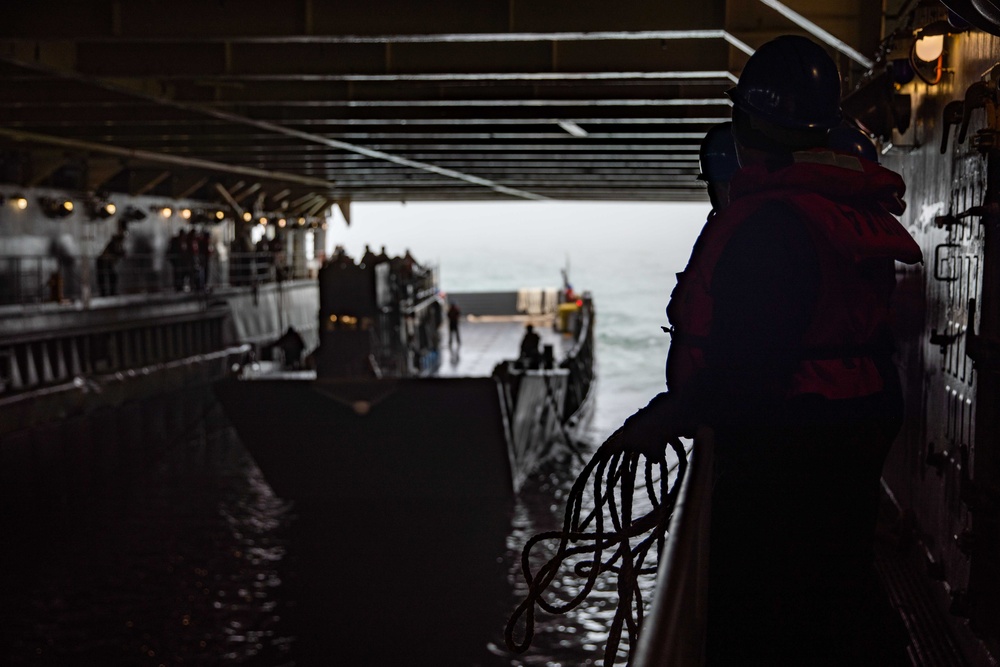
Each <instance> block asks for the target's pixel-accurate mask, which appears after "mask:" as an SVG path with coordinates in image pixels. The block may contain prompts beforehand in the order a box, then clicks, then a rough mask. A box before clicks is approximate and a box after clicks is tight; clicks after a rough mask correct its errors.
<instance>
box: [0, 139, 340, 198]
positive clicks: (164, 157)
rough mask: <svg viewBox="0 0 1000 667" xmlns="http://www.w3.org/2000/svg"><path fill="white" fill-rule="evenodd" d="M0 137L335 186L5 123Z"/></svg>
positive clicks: (274, 172) (329, 183)
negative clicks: (24, 128) (41, 131)
mask: <svg viewBox="0 0 1000 667" xmlns="http://www.w3.org/2000/svg"><path fill="white" fill-rule="evenodd" d="M0 137H7V138H8V139H11V140H13V141H17V142H27V143H36V144H43V145H48V146H61V147H63V148H69V149H73V150H79V151H86V152H91V153H103V154H105V155H117V156H119V157H123V158H129V159H133V160H139V161H142V162H151V163H153V164H170V165H175V166H179V167H193V168H196V169H205V170H206V171H212V172H216V173H223V174H227V173H228V174H242V175H246V176H253V177H255V178H266V179H271V180H275V181H287V182H289V183H299V184H301V185H309V186H313V187H321V188H328V189H331V190H332V189H333V188H334V187H336V186H335V184H334V183H333V181H328V180H325V179H320V178H311V177H309V176H301V175H299V174H289V173H285V172H279V171H267V170H264V169H254V168H253V167H241V166H237V165H231V164H224V163H221V162H213V161H211V160H203V159H201V158H196V157H181V156H178V155H169V154H166V153H153V152H150V151H143V150H137V149H131V148H119V147H118V146H108V145H105V144H98V143H94V142H92V141H83V140H80V139H66V138H63V137H53V136H49V135H45V134H36V133H34V132H24V131H21V130H12V129H10V128H6V127H0Z"/></svg>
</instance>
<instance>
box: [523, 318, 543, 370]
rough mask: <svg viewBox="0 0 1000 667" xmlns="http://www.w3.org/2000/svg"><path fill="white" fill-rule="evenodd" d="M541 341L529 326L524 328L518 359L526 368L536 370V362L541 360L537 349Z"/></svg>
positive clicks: (531, 326) (540, 354)
mask: <svg viewBox="0 0 1000 667" xmlns="http://www.w3.org/2000/svg"><path fill="white" fill-rule="evenodd" d="M541 342H542V339H541V337H540V336H539V335H538V332H537V331H535V327H534V326H533V325H531V324H526V325H525V326H524V337H523V338H522V339H521V353H520V356H519V359H520V361H521V363H522V364H524V366H525V367H526V368H538V361H539V360H540V359H541V358H542V353H541V351H540V349H539V345H540V344H541Z"/></svg>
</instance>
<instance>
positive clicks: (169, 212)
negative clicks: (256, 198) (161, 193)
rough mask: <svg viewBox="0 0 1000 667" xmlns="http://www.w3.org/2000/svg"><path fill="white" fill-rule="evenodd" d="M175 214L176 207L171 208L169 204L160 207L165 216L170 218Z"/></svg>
mask: <svg viewBox="0 0 1000 667" xmlns="http://www.w3.org/2000/svg"><path fill="white" fill-rule="evenodd" d="M173 214H174V209H172V208H170V207H169V206H164V207H163V208H161V209H160V215H162V216H163V217H164V218H169V217H170V216H172V215H173Z"/></svg>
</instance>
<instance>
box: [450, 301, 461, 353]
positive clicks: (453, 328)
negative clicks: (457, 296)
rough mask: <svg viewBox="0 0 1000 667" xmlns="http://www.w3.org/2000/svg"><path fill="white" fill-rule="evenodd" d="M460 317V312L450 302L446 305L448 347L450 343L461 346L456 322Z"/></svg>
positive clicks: (453, 303)
mask: <svg viewBox="0 0 1000 667" xmlns="http://www.w3.org/2000/svg"><path fill="white" fill-rule="evenodd" d="M460 317H462V310H461V309H460V308H459V307H458V306H457V305H455V302H454V301H452V302H450V303H449V304H448V347H449V348H450V347H451V346H452V343H454V344H456V345H458V346H461V345H462V337H461V336H459V335H458V320H459V318H460Z"/></svg>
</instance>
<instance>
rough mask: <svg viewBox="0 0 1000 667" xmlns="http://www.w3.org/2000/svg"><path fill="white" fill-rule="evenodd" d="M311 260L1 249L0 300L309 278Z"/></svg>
mask: <svg viewBox="0 0 1000 667" xmlns="http://www.w3.org/2000/svg"><path fill="white" fill-rule="evenodd" d="M317 268H318V265H317V264H316V263H315V262H308V263H296V264H292V263H289V262H288V258H287V257H286V256H285V255H283V254H281V253H277V254H276V253H258V252H253V253H226V254H225V256H224V257H219V256H214V255H213V256H210V257H209V258H208V261H207V262H206V261H203V260H201V259H197V260H194V259H192V258H191V257H189V256H187V257H185V256H173V255H162V254H130V255H127V256H126V257H124V258H121V259H119V260H118V261H117V262H113V263H109V262H105V261H103V260H101V259H100V258H94V257H66V256H64V257H56V256H53V255H0V305H2V304H8V305H9V304H32V303H44V302H51V301H64V300H69V301H75V300H79V299H81V298H83V294H84V287H85V286H86V287H87V288H89V293H90V295H91V296H93V297H102V296H114V295H117V294H148V293H161V292H199V291H203V290H206V289H211V288H213V287H229V286H253V285H259V284H263V283H269V282H274V281H277V280H299V279H305V278H314V277H315V276H316V270H317Z"/></svg>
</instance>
